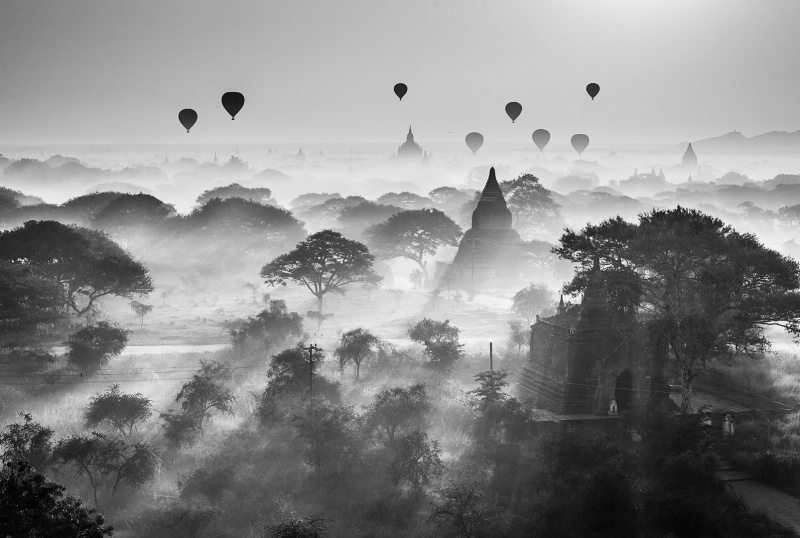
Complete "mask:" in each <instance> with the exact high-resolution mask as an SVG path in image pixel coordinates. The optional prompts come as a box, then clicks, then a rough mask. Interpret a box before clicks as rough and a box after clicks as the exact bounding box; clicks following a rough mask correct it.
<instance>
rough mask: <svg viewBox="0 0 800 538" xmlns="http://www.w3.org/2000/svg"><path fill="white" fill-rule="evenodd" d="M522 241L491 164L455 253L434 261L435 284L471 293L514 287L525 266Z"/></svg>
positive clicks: (471, 294)
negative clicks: (468, 226) (448, 258)
mask: <svg viewBox="0 0 800 538" xmlns="http://www.w3.org/2000/svg"><path fill="white" fill-rule="evenodd" d="M521 243H522V239H521V238H520V236H519V234H518V233H517V232H516V230H514V229H513V228H512V227H511V211H510V210H509V209H508V207H507V206H506V200H505V198H504V197H503V191H502V190H500V185H499V184H498V183H497V178H496V177H495V172H494V168H492V169H491V170H489V179H488V180H487V181H486V186H485V187H484V188H483V193H482V194H481V198H480V200H479V201H478V205H477V207H476V208H475V211H473V212H472V228H470V229H469V230H467V232H466V233H465V234H464V237H463V238H462V239H461V243H460V244H459V245H458V252H457V253H456V257H455V258H454V259H453V261H452V262H451V263H445V262H436V280H437V282H438V284H437V286H438V287H440V288H443V287H446V288H455V289H463V290H466V291H467V292H468V293H469V295H470V296H471V297H472V296H474V295H476V294H477V293H478V292H480V291H481V290H482V289H485V288H487V287H513V286H514V285H516V282H515V281H516V280H517V279H518V278H520V277H522V276H523V273H524V272H525V270H526V268H527V265H526V264H525V256H524V254H523V253H522V250H521V248H520V244H521Z"/></svg>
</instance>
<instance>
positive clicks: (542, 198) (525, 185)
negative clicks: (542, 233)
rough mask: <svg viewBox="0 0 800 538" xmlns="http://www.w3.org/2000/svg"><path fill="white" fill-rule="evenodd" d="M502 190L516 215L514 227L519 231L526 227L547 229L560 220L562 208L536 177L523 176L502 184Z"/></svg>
mask: <svg viewBox="0 0 800 538" xmlns="http://www.w3.org/2000/svg"><path fill="white" fill-rule="evenodd" d="M500 189H501V190H502V191H503V196H505V199H506V204H507V205H508V209H510V210H511V213H513V214H514V227H515V228H516V229H517V230H518V231H519V230H521V229H522V228H525V227H526V226H538V227H547V226H549V225H551V224H553V222H554V221H556V222H557V221H558V220H559V217H560V206H559V205H558V203H556V202H555V200H553V193H552V192H550V191H549V190H547V189H546V188H544V186H542V184H541V183H539V178H537V177H536V176H534V175H531V174H522V175H520V176H519V177H517V178H516V179H512V180H509V181H503V182H502V183H500Z"/></svg>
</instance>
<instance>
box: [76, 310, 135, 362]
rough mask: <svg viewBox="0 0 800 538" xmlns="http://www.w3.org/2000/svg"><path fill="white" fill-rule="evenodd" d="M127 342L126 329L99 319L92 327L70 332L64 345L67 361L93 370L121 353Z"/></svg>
mask: <svg viewBox="0 0 800 538" xmlns="http://www.w3.org/2000/svg"><path fill="white" fill-rule="evenodd" d="M127 343H128V331H126V330H125V329H123V328H121V327H117V326H116V325H111V324H109V323H108V322H106V321H101V322H99V323H97V325H94V326H93V327H84V328H83V329H80V330H78V331H76V332H74V333H72V334H71V335H69V339H68V340H67V341H66V342H64V345H66V347H67V353H66V355H67V359H68V360H69V362H71V363H72V364H74V365H76V366H78V367H80V368H86V369H87V370H90V371H94V370H98V369H99V368H101V367H103V366H105V365H106V364H107V363H108V361H109V360H110V359H111V358H112V357H116V356H117V355H119V354H120V353H122V350H123V349H125V345H126V344H127Z"/></svg>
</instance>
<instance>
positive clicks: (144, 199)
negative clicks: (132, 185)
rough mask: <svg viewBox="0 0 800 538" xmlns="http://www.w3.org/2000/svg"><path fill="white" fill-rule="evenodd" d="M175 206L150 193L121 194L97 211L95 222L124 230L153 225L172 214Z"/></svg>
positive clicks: (99, 225) (97, 224) (107, 227)
mask: <svg viewBox="0 0 800 538" xmlns="http://www.w3.org/2000/svg"><path fill="white" fill-rule="evenodd" d="M175 213H176V212H175V208H174V207H173V206H172V205H170V204H166V203H164V202H162V201H161V200H159V199H158V198H156V197H155V196H151V195H149V194H143V193H139V194H120V195H119V196H117V197H116V198H114V199H113V200H111V201H110V202H109V203H108V205H106V206H105V207H104V208H103V209H101V210H100V211H99V212H97V213H96V214H95V216H94V223H95V225H96V226H97V227H100V228H104V229H106V230H109V229H112V230H117V231H124V230H126V229H130V228H132V227H139V226H152V225H153V224H155V223H158V222H160V221H162V220H164V219H165V218H167V217H169V216H170V215H175Z"/></svg>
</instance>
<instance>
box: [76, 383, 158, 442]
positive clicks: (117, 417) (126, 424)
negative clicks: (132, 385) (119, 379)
mask: <svg viewBox="0 0 800 538" xmlns="http://www.w3.org/2000/svg"><path fill="white" fill-rule="evenodd" d="M152 415H153V403H152V402H151V401H150V400H149V399H148V398H147V397H145V396H144V395H143V394H142V393H140V392H137V393H136V394H126V393H124V392H121V391H120V390H119V384H117V383H115V384H113V385H111V386H110V387H108V390H106V391H105V392H103V393H101V394H98V395H96V396H93V397H92V399H91V400H90V401H89V405H88V406H87V407H86V411H84V414H83V417H84V420H85V421H86V425H87V426H88V427H90V428H94V427H96V426H98V425H100V424H104V423H105V424H108V425H109V426H111V427H113V428H114V429H116V430H117V431H119V433H120V434H122V435H130V434H131V433H133V428H134V427H136V425H137V424H138V423H140V422H144V421H146V420H147V419H148V418H150V417H151V416H152Z"/></svg>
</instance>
